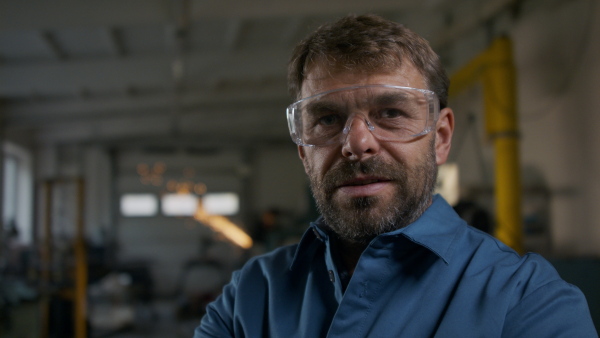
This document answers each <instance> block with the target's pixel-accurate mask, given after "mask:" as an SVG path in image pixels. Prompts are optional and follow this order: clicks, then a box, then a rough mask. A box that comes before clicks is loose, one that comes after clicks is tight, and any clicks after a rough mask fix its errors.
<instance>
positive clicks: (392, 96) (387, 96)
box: [373, 92, 410, 106]
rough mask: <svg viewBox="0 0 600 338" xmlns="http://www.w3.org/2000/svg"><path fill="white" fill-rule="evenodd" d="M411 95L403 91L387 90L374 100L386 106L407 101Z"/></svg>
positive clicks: (377, 103)
mask: <svg viewBox="0 0 600 338" xmlns="http://www.w3.org/2000/svg"><path fill="white" fill-rule="evenodd" d="M409 97H410V95H407V94H406V93H403V92H385V93H383V94H380V95H377V96H375V98H374V100H373V102H374V103H375V104H376V105H380V106H385V105H389V104H392V103H397V102H399V101H405V100H406V99H408V98H409Z"/></svg>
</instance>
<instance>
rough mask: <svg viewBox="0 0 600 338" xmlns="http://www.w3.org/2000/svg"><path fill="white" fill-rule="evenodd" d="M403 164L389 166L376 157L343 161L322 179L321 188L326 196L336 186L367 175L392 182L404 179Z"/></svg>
mask: <svg viewBox="0 0 600 338" xmlns="http://www.w3.org/2000/svg"><path fill="white" fill-rule="evenodd" d="M403 168H405V166H404V165H403V163H400V162H398V163H393V164H389V163H386V162H384V161H382V160H381V159H379V158H377V157H371V158H369V159H367V160H364V161H357V162H350V161H343V162H339V163H337V164H336V165H335V166H333V167H332V168H331V169H330V170H329V172H328V173H327V174H326V175H325V176H324V177H323V182H322V184H323V188H324V190H325V192H326V193H327V194H330V193H332V192H333V191H334V190H335V189H336V188H337V187H338V186H340V185H342V184H344V182H347V181H349V180H352V179H354V178H355V177H357V176H359V175H368V176H376V177H381V178H385V179H388V180H392V181H402V180H405V179H406V170H404V169H403Z"/></svg>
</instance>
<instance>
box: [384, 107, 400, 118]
mask: <svg viewBox="0 0 600 338" xmlns="http://www.w3.org/2000/svg"><path fill="white" fill-rule="evenodd" d="M404 116H406V114H405V113H404V112H403V111H402V110H400V109H396V108H386V109H382V110H380V111H379V117H380V118H386V119H393V118H398V117H404Z"/></svg>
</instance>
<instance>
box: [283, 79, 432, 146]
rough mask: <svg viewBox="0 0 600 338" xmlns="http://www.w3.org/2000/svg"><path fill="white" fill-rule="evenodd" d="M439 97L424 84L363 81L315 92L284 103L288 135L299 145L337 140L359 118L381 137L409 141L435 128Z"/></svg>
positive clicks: (320, 144)
mask: <svg viewBox="0 0 600 338" xmlns="http://www.w3.org/2000/svg"><path fill="white" fill-rule="evenodd" d="M438 115H439V101H438V99H437V96H436V95H435V93H434V92H432V91H430V90H426V89H417V88H410V87H400V86H392V85H365V86H354V87H347V88H340V89H334V90H331V91H327V92H323V93H319V94H316V95H313V96H310V97H307V98H304V99H301V100H299V101H297V102H294V103H293V104H291V105H290V106H289V107H288V108H287V119H288V127H289V129H290V135H291V136H292V140H293V141H294V142H295V143H296V144H298V145H300V146H325V145H330V144H334V143H341V142H343V141H344V140H345V138H346V135H347V134H348V133H350V132H351V129H352V126H353V124H355V123H357V122H359V121H358V120H362V121H363V123H365V124H366V126H367V127H368V128H369V130H370V131H371V133H373V135H374V136H375V137H377V138H378V139H379V140H383V141H409V140H411V139H413V138H415V137H418V136H421V135H425V134H427V133H429V132H430V131H431V130H433V127H434V126H435V122H436V120H437V117H438Z"/></svg>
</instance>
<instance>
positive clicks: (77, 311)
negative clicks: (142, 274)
mask: <svg viewBox="0 0 600 338" xmlns="http://www.w3.org/2000/svg"><path fill="white" fill-rule="evenodd" d="M75 184H76V186H77V219H76V232H75V243H74V252H75V297H74V298H73V303H74V306H73V315H74V318H73V319H74V322H75V338H85V337H87V325H86V318H87V282H88V275H87V270H88V267H87V254H86V247H85V234H84V231H85V229H84V221H83V217H84V215H83V211H84V210H83V209H84V183H83V180H82V179H77V180H76V181H75Z"/></svg>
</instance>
